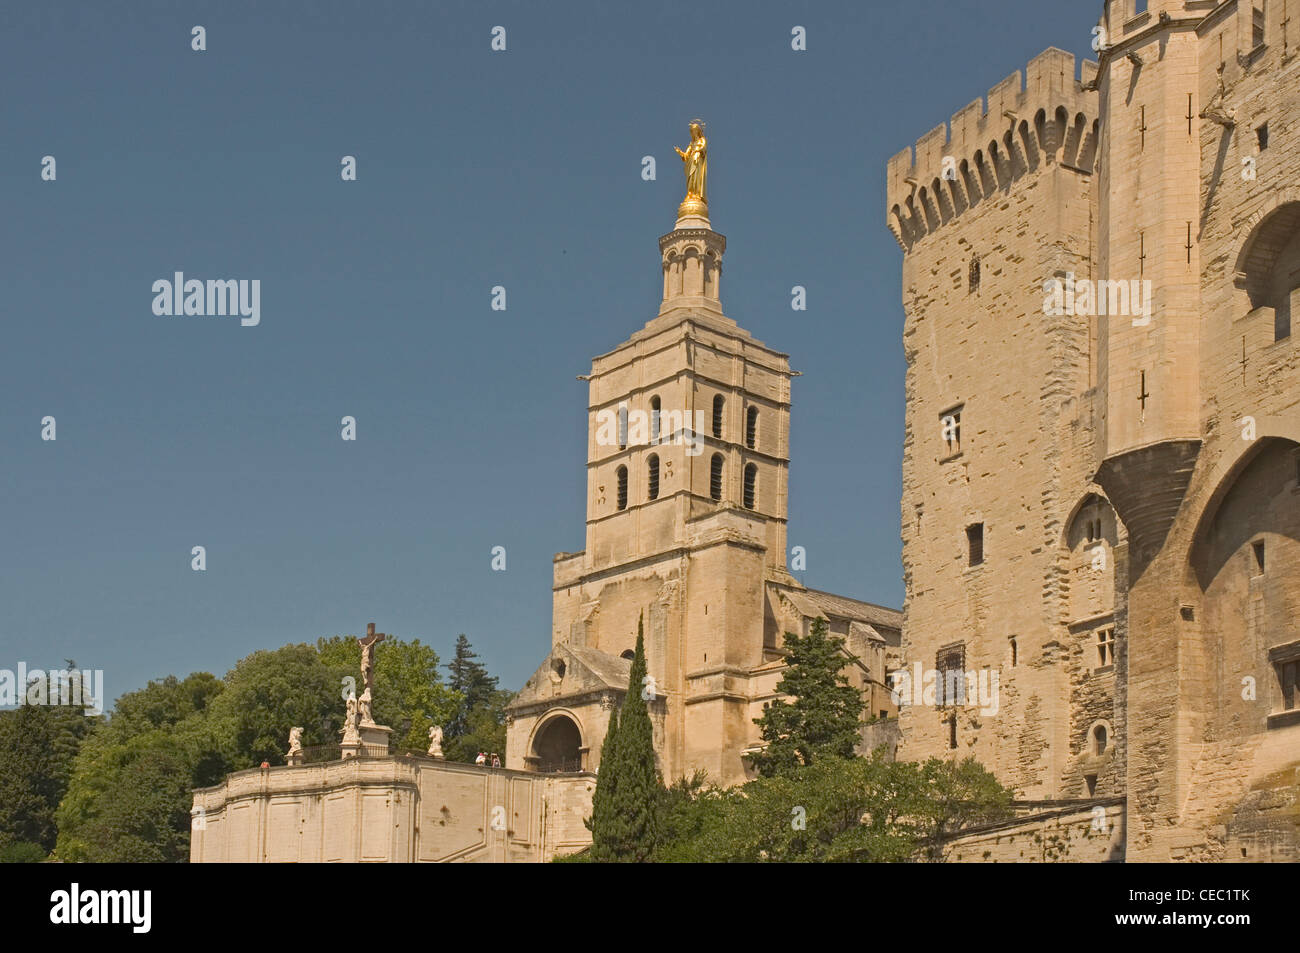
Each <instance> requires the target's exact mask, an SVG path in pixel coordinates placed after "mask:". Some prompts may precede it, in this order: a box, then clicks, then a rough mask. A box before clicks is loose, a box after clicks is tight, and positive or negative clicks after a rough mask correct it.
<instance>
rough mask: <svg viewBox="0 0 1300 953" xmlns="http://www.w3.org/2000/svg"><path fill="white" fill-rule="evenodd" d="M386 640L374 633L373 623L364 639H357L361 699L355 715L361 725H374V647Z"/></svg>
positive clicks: (379, 634)
mask: <svg viewBox="0 0 1300 953" xmlns="http://www.w3.org/2000/svg"><path fill="white" fill-rule="evenodd" d="M385 638H387V636H386V635H384V633H382V632H376V631H375V624H374V623H373V622H371V623H369V624H368V625H367V626H366V634H365V637H364V638H360V639H357V643H358V644H359V645H360V646H361V697H360V698H358V699H357V715H358V717H359V718H360V720H361V724H363V725H373V724H374V723H375V716H374V712H373V710H372V709H371V704H372V701H373V694H372V692H371V689H372V688H373V687H374V684H375V646H376V645H377V644H378V643H380V642H382V641H384V639H385Z"/></svg>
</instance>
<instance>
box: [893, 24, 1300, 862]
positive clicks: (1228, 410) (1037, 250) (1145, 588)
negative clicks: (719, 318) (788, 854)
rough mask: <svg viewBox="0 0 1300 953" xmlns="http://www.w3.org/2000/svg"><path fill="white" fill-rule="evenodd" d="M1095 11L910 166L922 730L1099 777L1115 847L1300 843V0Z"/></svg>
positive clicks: (907, 506) (1061, 782)
mask: <svg viewBox="0 0 1300 953" xmlns="http://www.w3.org/2000/svg"><path fill="white" fill-rule="evenodd" d="M1093 33H1094V36H1095V37H1096V42H1095V47H1096V48H1097V49H1098V52H1099V56H1098V61H1097V62H1085V63H1083V64H1082V65H1081V69H1080V70H1079V73H1078V74H1077V75H1076V64H1075V60H1074V57H1073V56H1071V55H1070V54H1068V53H1065V52H1063V51H1061V50H1056V49H1049V50H1047V51H1046V52H1045V53H1043V54H1041V55H1040V56H1038V57H1037V58H1035V59H1034V60H1033V61H1032V62H1030V63H1029V66H1028V69H1027V71H1026V72H1025V73H1024V75H1022V74H1021V72H1020V71H1019V70H1017V71H1016V72H1014V73H1012V74H1011V75H1010V76H1008V77H1007V78H1006V79H1004V80H1002V81H1001V82H999V83H998V84H997V85H996V86H994V87H993V88H992V89H990V90H989V92H988V96H987V101H985V99H984V98H983V97H981V98H979V99H976V100H975V101H974V102H972V103H970V104H969V105H967V106H965V107H963V108H962V109H960V110H959V111H958V112H957V113H956V114H955V115H953V117H952V120H951V123H944V124H941V125H939V126H937V127H936V128H934V129H933V130H931V131H930V132H929V133H927V134H926V135H925V136H923V137H922V138H921V139H920V140H919V141H918V142H917V143H916V146H915V150H913V149H912V148H911V147H909V148H907V149H905V150H903V151H902V152H900V153H899V154H898V155H896V156H894V158H893V159H891V160H890V161H889V163H888V169H887V175H886V180H887V181H886V192H887V200H886V218H887V223H888V226H889V228H890V229H891V231H892V232H893V234H894V236H895V238H896V239H897V240H898V244H899V246H900V248H901V249H902V253H903V256H902V257H903V265H902V267H903V306H904V310H905V312H906V317H905V324H904V329H903V341H904V348H905V353H906V359H907V379H906V387H907V401H906V406H907V411H906V413H907V419H906V431H905V442H904V458H903V499H902V501H901V515H902V536H903V568H904V579H905V600H906V601H905V610H904V612H905V619H904V627H903V630H904V639H903V653H904V655H905V657H906V658H907V660H908V662H909V663H920V664H922V665H923V666H925V667H926V668H928V669H932V670H933V671H935V672H936V673H938V678H937V679H936V681H937V683H938V684H939V685H940V686H941V689H940V690H939V691H938V693H937V697H936V698H935V700H934V704H928V705H927V704H921V705H908V706H904V708H903V710H902V712H901V719H900V720H901V725H902V732H903V744H902V748H901V750H900V753H899V756H900V757H904V758H908V759H910V760H918V759H924V758H926V757H929V756H938V757H964V756H966V755H973V756H975V757H976V758H978V759H979V760H980V761H981V762H982V763H983V764H984V765H986V766H987V767H988V768H989V769H990V770H992V771H993V772H994V773H995V774H996V775H997V777H998V779H999V780H1000V781H1001V782H1002V783H1003V784H1006V785H1008V786H1012V787H1014V788H1016V789H1017V790H1018V791H1019V792H1021V795H1022V796H1023V797H1024V798H1026V799H1029V800H1035V801H1038V802H1040V803H1042V804H1045V805H1057V806H1058V807H1059V805H1061V804H1062V803H1070V804H1074V805H1077V806H1078V808H1079V811H1078V813H1077V818H1076V819H1077V820H1078V821H1079V823H1078V824H1076V825H1075V830H1076V832H1077V831H1078V830H1080V829H1081V830H1082V831H1083V832H1084V833H1085V834H1096V833H1101V834H1102V835H1104V836H1103V837H1102V838H1101V841H1102V842H1103V843H1106V844H1109V849H1108V852H1107V853H1106V855H1105V856H1102V857H1097V858H1096V859H1109V860H1117V859H1128V860H1141V861H1168V860H1210V861H1232V860H1236V861H1258V860H1287V861H1294V860H1297V859H1300V838H1298V837H1297V828H1296V824H1295V815H1296V812H1297V807H1298V806H1300V801H1298V799H1297V777H1298V776H1300V775H1298V773H1297V772H1298V771H1300V694H1298V693H1297V689H1296V680H1297V671H1298V669H1300V627H1298V623H1297V620H1300V344H1298V343H1297V335H1296V334H1295V333H1293V332H1294V331H1295V330H1296V329H1295V327H1294V323H1293V314H1294V313H1295V312H1296V310H1297V307H1300V136H1298V135H1297V133H1300V57H1297V53H1298V52H1300V2H1297V0H1268V2H1267V3H1266V2H1265V0H1226V2H1218V3H1216V2H1213V0H1149V2H1146V0H1108V2H1106V3H1105V5H1104V9H1103V16H1102V19H1101V21H1100V23H1099V24H1098V26H1097V28H1096V29H1095V30H1094V31H1093ZM986 670H993V671H996V672H998V673H999V686H1000V698H999V704H998V706H997V709H996V714H993V715H989V714H986V713H985V712H984V711H983V710H981V709H980V708H979V707H977V706H976V705H974V704H972V703H971V699H970V698H967V697H964V694H965V693H964V691H963V685H964V683H965V682H968V681H970V676H971V674H972V673H979V672H984V671H986ZM1090 816H1091V820H1090ZM1013 837H1014V834H1013V832H1004V834H995V833H990V834H989V835H988V837H987V838H985V840H984V842H983V849H982V850H980V851H979V852H976V853H974V854H970V855H968V856H967V859H974V858H979V857H983V858H985V859H987V857H988V853H986V851H991V852H992V853H993V855H994V856H995V857H1000V858H1005V859H1011V860H1016V859H1030V858H1032V857H1035V856H1036V855H1035V853H1034V851H1033V850H1030V851H1029V852H1028V853H1027V852H1026V846H1027V845H1025V843H1024V840H1023V839H1022V840H1021V842H1020V845H1019V846H1015V845H1013V844H1012V842H1011V841H1012V838H1013Z"/></svg>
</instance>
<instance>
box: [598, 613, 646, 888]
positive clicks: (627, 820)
mask: <svg viewBox="0 0 1300 953" xmlns="http://www.w3.org/2000/svg"><path fill="white" fill-rule="evenodd" d="M644 622H645V620H644V617H642V618H641V619H639V620H638V621H637V630H636V653H635V655H634V656H633V658H632V671H631V673H630V674H629V675H628V682H627V695H626V697H625V698H624V699H623V708H622V710H621V711H620V712H619V715H618V725H617V728H615V725H614V720H613V719H612V718H611V719H610V730H609V732H607V733H606V735H605V746H604V748H602V749H601V755H600V776H599V777H598V778H597V779H596V793H595V796H594V798H593V801H592V818H591V825H590V826H591V833H592V846H591V856H592V859H593V860H599V861H622V862H631V863H643V862H645V861H648V860H649V859H650V855H651V854H652V853H653V852H654V848H655V838H656V835H657V825H656V816H655V810H656V807H657V805H658V803H659V800H660V797H661V790H662V788H663V784H662V782H661V780H660V778H659V769H658V768H657V767H656V765H655V751H654V730H653V728H652V726H651V724H650V712H649V709H648V708H647V707H646V701H647V699H646V694H648V693H649V687H650V686H649V680H648V679H647V678H646V661H645V625H644ZM611 747H612V748H613V751H611V750H610V749H611ZM606 759H608V760H606Z"/></svg>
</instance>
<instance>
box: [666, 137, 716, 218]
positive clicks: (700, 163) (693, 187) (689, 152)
mask: <svg viewBox="0 0 1300 953" xmlns="http://www.w3.org/2000/svg"><path fill="white" fill-rule="evenodd" d="M673 150H674V151H675V152H676V153H677V154H678V155H679V156H681V157H682V166H683V167H684V169H685V172H686V201H685V202H683V203H682V208H683V210H685V209H686V207H687V206H688V205H689V206H692V207H693V208H694V209H696V210H698V209H699V208H700V207H705V208H707V206H708V204H709V196H708V192H707V190H706V184H707V179H708V170H709V144H708V140H706V139H705V138H704V123H703V121H701V120H699V119H696V120H694V121H692V122H691V143H690V145H688V146H687V147H686V148H685V150H682V149H678V148H677V147H676V146H673ZM692 200H694V202H693V201H692ZM696 203H698V204H696Z"/></svg>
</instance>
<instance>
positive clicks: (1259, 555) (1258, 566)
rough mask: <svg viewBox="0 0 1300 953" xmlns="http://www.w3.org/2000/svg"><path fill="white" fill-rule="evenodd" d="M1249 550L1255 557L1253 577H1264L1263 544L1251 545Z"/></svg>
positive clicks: (1261, 542)
mask: <svg viewBox="0 0 1300 953" xmlns="http://www.w3.org/2000/svg"><path fill="white" fill-rule="evenodd" d="M1250 550H1251V552H1252V553H1253V554H1254V556H1255V572H1254V575H1255V576H1262V575H1264V543H1263V541H1260V542H1258V543H1251V545H1250Z"/></svg>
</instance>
